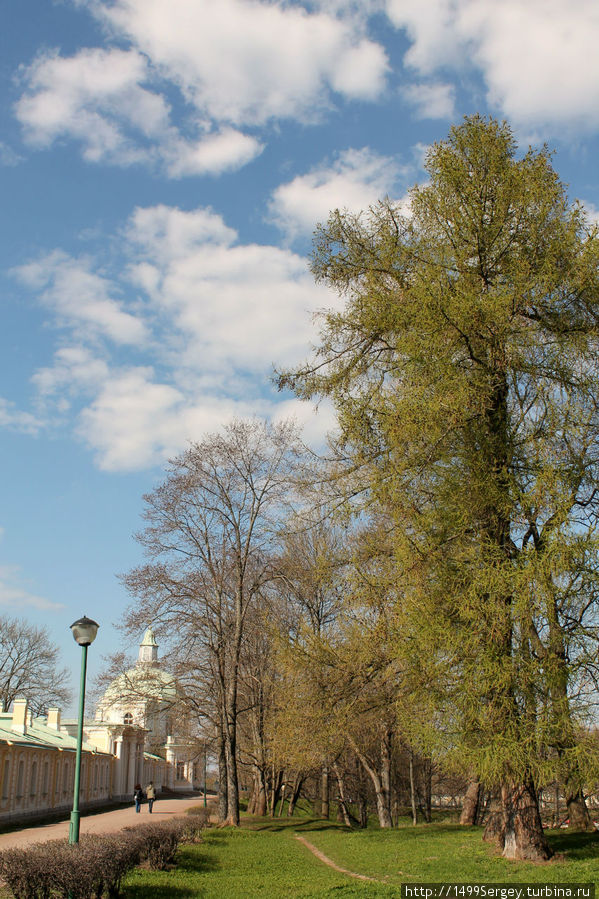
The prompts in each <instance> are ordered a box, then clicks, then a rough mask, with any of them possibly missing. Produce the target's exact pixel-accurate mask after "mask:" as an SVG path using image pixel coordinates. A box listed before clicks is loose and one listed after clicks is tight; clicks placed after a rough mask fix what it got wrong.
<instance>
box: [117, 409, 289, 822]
mask: <svg viewBox="0 0 599 899" xmlns="http://www.w3.org/2000/svg"><path fill="white" fill-rule="evenodd" d="M298 453H299V449H298V442H297V433H296V428H295V426H294V425H291V424H289V423H283V424H279V425H273V426H270V425H267V424H265V423H263V422H261V421H259V420H250V421H241V420H236V421H234V422H233V423H232V424H230V425H228V426H227V427H226V428H224V430H223V432H222V433H220V434H212V435H208V436H207V437H205V438H204V440H202V441H201V442H200V443H194V444H192V445H191V446H190V448H189V449H188V450H187V451H186V452H185V453H183V454H182V455H181V456H178V457H177V458H176V459H174V460H172V461H171V463H170V465H169V468H168V473H167V477H166V480H165V481H164V483H163V484H162V485H160V486H159V487H158V488H157V489H156V490H154V491H153V492H152V493H151V494H149V495H147V496H146V497H145V502H146V511H145V514H144V517H145V520H146V522H147V526H146V528H145V530H144V531H143V532H142V533H141V534H140V535H139V537H138V539H139V541H140V543H141V544H142V545H143V546H144V547H145V549H146V552H147V555H148V556H149V558H150V561H149V563H148V564H146V565H143V566H141V567H139V568H137V569H135V570H133V571H131V572H130V573H129V574H127V575H126V576H125V578H124V582H125V584H126V585H127V587H128V589H129V590H130V592H131V593H132V594H133V595H134V596H135V597H136V600H137V601H136V605H135V607H134V608H132V609H131V611H130V613H129V616H128V619H127V623H128V624H129V625H130V626H135V627H139V624H140V622H141V619H142V618H143V619H145V621H146V622H148V623H149V622H152V623H153V624H155V625H156V626H158V627H160V626H163V627H168V628H169V629H170V630H171V632H174V633H176V634H177V639H178V642H179V643H180V644H182V645H185V644H186V643H189V644H190V645H193V646H194V650H195V651H194V657H195V662H196V664H197V663H198V662H200V663H201V667H202V669H203V670H204V672H205V673H208V674H209V675H210V677H209V681H208V682H209V689H210V690H211V691H212V697H211V698H212V702H213V704H214V718H215V720H216V725H217V734H218V741H219V752H218V754H219V759H220V768H221V771H220V787H221V800H222V803H221V807H220V810H221V817H222V818H223V820H224V821H225V823H227V824H231V825H237V824H238V823H239V784H238V771H237V758H238V745H237V740H238V715H239V684H240V673H241V672H240V660H241V654H242V646H243V639H244V631H245V627H246V621H247V616H248V613H249V610H250V609H251V607H252V605H253V603H254V602H255V601H256V600H257V598H258V597H259V595H260V592H261V590H262V588H263V585H264V584H265V582H266V581H267V580H268V578H269V577H270V573H271V571H270V565H269V561H268V560H269V557H270V555H271V552H272V541H273V539H274V534H275V529H276V528H277V527H278V526H279V525H280V522H281V520H282V518H283V515H284V509H285V506H286V503H287V502H288V501H289V497H290V474H291V471H292V468H293V463H294V460H295V459H296V458H297V456H298ZM140 601H141V604H140ZM204 689H206V681H205V680H204Z"/></svg>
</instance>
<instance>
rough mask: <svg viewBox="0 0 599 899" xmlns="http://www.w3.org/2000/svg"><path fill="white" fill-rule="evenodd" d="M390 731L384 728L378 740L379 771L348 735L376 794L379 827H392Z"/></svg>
mask: <svg viewBox="0 0 599 899" xmlns="http://www.w3.org/2000/svg"><path fill="white" fill-rule="evenodd" d="M392 736H393V734H392V731H390V730H385V731H384V733H383V734H382V736H381V741H380V753H381V759H380V772H379V771H377V769H376V768H375V766H374V764H373V763H371V762H370V761H369V760H368V758H367V757H366V756H365V755H364V754H363V753H362V752H360V750H359V749H358V747H357V744H356V743H355V741H354V740H353V739H352V737H351V736H349V740H350V743H351V744H352V748H353V750H354V752H355V753H356V755H357V757H358V758H359V759H360V762H361V764H362V767H363V768H364V770H365V771H366V773H367V774H368V776H369V777H370V780H371V781H372V785H373V787H374V792H375V796H376V812H377V815H378V819H379V825H380V827H393V821H392V820H391V789H390V788H391V740H392Z"/></svg>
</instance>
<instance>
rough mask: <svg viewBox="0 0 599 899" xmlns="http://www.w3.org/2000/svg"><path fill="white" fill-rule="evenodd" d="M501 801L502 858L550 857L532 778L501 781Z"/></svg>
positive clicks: (532, 858) (530, 859)
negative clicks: (512, 782) (510, 782)
mask: <svg viewBox="0 0 599 899" xmlns="http://www.w3.org/2000/svg"><path fill="white" fill-rule="evenodd" d="M501 801H502V812H503V832H502V834H501V841H502V844H503V856H504V858H514V859H526V860H527V861H546V860H547V859H548V858H551V850H550V849H549V846H548V845H547V840H546V839H545V834H544V833H543V824H542V823H541V814H540V812H539V803H538V798H537V791H536V789H535V787H534V784H533V783H532V780H527V781H526V782H524V783H519V784H504V785H503V787H502V789H501Z"/></svg>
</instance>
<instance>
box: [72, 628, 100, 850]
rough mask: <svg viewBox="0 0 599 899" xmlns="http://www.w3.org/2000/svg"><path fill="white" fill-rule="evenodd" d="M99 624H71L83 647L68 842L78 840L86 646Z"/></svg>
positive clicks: (74, 636)
mask: <svg viewBox="0 0 599 899" xmlns="http://www.w3.org/2000/svg"><path fill="white" fill-rule="evenodd" d="M99 627H100V625H99V624H98V623H97V622H95V621H92V619H91V618H87V617H86V616H85V615H84V616H83V618H79V620H78V621H74V622H73V624H72V625H71V630H72V631H73V638H74V640H75V642H76V643H78V644H79V646H81V648H82V649H83V655H82V656H81V685H80V687H79V722H78V727H77V756H76V758H75V786H74V789H73V811H72V812H71V823H70V825H69V843H78V842H79V781H80V779H81V747H82V745H83V714H84V712H85V674H86V671H87V647H88V646H89V645H90V643H93V642H94V640H95V639H96V634H97V633H98V628H99Z"/></svg>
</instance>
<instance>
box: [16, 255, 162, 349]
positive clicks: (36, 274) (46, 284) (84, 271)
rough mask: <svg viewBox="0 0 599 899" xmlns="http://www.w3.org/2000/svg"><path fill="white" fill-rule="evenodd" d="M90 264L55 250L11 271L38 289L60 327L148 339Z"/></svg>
mask: <svg viewBox="0 0 599 899" xmlns="http://www.w3.org/2000/svg"><path fill="white" fill-rule="evenodd" d="M91 266H92V263H91V261H90V260H87V259H73V258H72V257H70V256H68V255H67V254H66V253H63V252H62V251H60V250H56V251H55V252H53V253H50V254H48V255H47V256H44V257H42V258H41V259H38V260H37V261H35V262H30V263H28V264H26V265H22V266H20V267H18V268H15V269H13V273H14V274H15V275H16V276H17V277H18V278H19V279H20V280H21V281H22V282H23V283H24V284H26V285H28V286H29V287H33V288H36V289H37V290H40V291H41V294H40V297H41V299H42V301H43V302H44V303H45V304H46V305H48V306H49V307H51V308H52V309H54V310H55V311H56V313H57V315H58V321H59V324H60V325H61V326H66V327H72V328H74V329H75V330H76V331H77V332H78V333H80V334H81V335H82V336H87V337H93V336H100V335H103V336H105V337H108V338H110V340H112V341H114V342H115V343H119V344H139V343H143V342H144V341H145V340H146V338H147V331H146V328H145V326H144V324H143V322H141V321H140V320H139V318H136V317H135V316H134V315H132V314H131V313H129V312H127V311H125V309H124V308H123V303H122V302H121V301H120V300H118V299H115V298H114V294H115V293H116V292H117V289H116V288H115V285H113V284H112V283H111V282H110V281H109V280H107V279H106V278H104V277H103V276H102V275H99V274H97V273H96V272H94V271H92V270H91Z"/></svg>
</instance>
